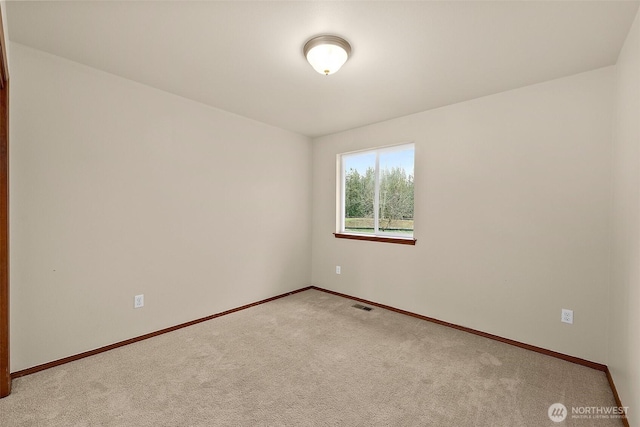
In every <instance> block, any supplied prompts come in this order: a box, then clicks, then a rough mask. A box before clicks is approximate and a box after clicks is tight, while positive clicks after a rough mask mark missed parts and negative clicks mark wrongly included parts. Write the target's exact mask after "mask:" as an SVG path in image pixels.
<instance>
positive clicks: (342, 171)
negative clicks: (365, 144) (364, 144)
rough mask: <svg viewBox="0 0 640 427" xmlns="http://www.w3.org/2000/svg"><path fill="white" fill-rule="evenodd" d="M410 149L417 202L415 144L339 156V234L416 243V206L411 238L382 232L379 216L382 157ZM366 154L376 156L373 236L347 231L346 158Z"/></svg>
mask: <svg viewBox="0 0 640 427" xmlns="http://www.w3.org/2000/svg"><path fill="white" fill-rule="evenodd" d="M408 148H411V149H413V167H414V171H413V179H414V190H413V191H414V201H415V153H416V151H415V150H416V148H415V143H413V142H408V143H407V142H406V143H402V144H396V145H390V146H385V147H379V148H373V149H366V150H359V151H351V152H347V153H341V154H338V159H337V164H338V167H339V174H338V176H339V182H338V186H339V195H340V197H339V203H338V227H337V228H338V230H337V234H342V235H353V236H361V237H371V238H372V240H374V239H378V238H382V239H385V238H392V239H402V240H411V241H415V231H416V229H415V205H414V225H413V233H412V235H411V236H407V234H404V233H393V232H387V231H380V229H379V220H380V218H379V216H380V155H381V154H386V153H391V152H394V151H404V150H407V149H408ZM366 154H375V155H376V160H375V169H374V170H375V178H374V196H373V197H374V206H373V227H374V232H373V234H369V233H355V232H353V231H350V230H346V229H345V218H346V185H345V184H346V168H345V158H348V157H350V156H360V155H366Z"/></svg>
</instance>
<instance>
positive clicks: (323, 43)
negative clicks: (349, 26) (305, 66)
mask: <svg viewBox="0 0 640 427" xmlns="http://www.w3.org/2000/svg"><path fill="white" fill-rule="evenodd" d="M303 53H304V56H305V58H307V61H309V63H310V64H311V66H312V67H313V68H314V69H315V70H316V71H317V72H318V73H320V74H325V75H329V74H333V73H335V72H336V71H338V70H339V69H340V67H342V65H343V64H344V63H345V62H346V61H347V59H349V55H351V45H350V44H349V42H347V41H346V40H345V39H343V38H342V37H338V36H334V35H331V34H323V35H321V36H316V37H314V38H312V39H310V40H309V41H307V42H306V43H305V45H304V48H303Z"/></svg>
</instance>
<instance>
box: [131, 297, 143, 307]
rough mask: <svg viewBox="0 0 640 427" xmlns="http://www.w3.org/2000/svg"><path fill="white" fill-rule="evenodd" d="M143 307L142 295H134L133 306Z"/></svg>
mask: <svg viewBox="0 0 640 427" xmlns="http://www.w3.org/2000/svg"><path fill="white" fill-rule="evenodd" d="M142 307H144V295H136V296H135V297H133V308H142Z"/></svg>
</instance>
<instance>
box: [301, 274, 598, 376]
mask: <svg viewBox="0 0 640 427" xmlns="http://www.w3.org/2000/svg"><path fill="white" fill-rule="evenodd" d="M311 288H312V289H316V290H318V291H322V292H326V293H329V294H333V295H337V296H340V297H343V298H348V299H352V300H354V301H360V302H363V303H365V304H369V305H373V306H375V307H380V308H384V309H385V310H389V311H395V312H396V313H400V314H404V315H407V316H411V317H415V318H418V319H422V320H426V321H428V322H432V323H437V324H438V325H443V326H447V327H449V328H453V329H457V330H459V331H464V332H468V333H470V334H474V335H479V336H481V337H485V338H489V339H492V340H495V341H500V342H503V343H505V344H510V345H513V346H516V347H520V348H524V349H526V350H531V351H535V352H536V353H541V354H545V355H547V356H551V357H555V358H558V359H562V360H566V361H568V362H572V363H577V364H578V365H583V366H587V367H589V368H592V369H597V370H598V371H602V372H606V371H607V365H603V364H601V363H596V362H591V361H589V360H585V359H580V358H579V357H574V356H569V355H568V354H563V353H558V352H556V351H553V350H547V349H546V348H542V347H536V346H535V345H530V344H525V343H523V342H520V341H515V340H512V339H509V338H503V337H501V336H498V335H493V334H489V333H487V332H482V331H478V330H476V329H471V328H467V327H465V326H460V325H456V324H455V323H449V322H445V321H442V320H438V319H434V318H433V317H428V316H423V315H421V314H416V313H412V312H410V311H406V310H401V309H399V308H395V307H391V306H388V305H385V304H380V303H377V302H373V301H368V300H366V299H362V298H358V297H354V296H351V295H346V294H343V293H340V292H335V291H330V290H328V289H323V288H319V287H317V286H311Z"/></svg>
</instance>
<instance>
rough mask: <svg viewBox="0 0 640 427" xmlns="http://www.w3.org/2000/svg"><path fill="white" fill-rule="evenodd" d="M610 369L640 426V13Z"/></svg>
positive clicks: (623, 149) (623, 61)
mask: <svg viewBox="0 0 640 427" xmlns="http://www.w3.org/2000/svg"><path fill="white" fill-rule="evenodd" d="M615 111H616V114H615V124H614V156H613V171H614V175H613V178H614V179H613V236H614V237H613V251H612V253H613V262H612V271H613V276H612V283H611V296H610V312H609V319H610V320H609V326H610V327H609V369H610V370H611V374H612V375H613V379H614V381H615V384H616V388H617V389H618V392H619V394H620V398H621V400H622V403H623V404H624V405H625V406H629V407H630V412H629V419H630V424H631V425H640V262H639V260H640V194H639V191H640V190H639V188H640V13H639V14H638V15H637V16H636V20H635V23H634V24H633V27H632V28H631V31H630V32H629V35H628V36H627V40H626V42H625V44H624V47H623V49H622V51H621V53H620V56H619V58H618V63H617V65H616V98H615Z"/></svg>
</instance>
